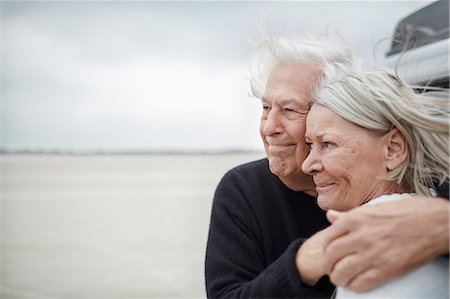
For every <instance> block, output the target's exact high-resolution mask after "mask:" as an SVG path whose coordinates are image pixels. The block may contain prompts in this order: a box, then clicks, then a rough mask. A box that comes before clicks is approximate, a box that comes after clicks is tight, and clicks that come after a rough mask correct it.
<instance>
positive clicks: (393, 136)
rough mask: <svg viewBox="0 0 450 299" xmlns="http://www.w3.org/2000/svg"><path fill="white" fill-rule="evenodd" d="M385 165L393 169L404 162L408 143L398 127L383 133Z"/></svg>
mask: <svg viewBox="0 0 450 299" xmlns="http://www.w3.org/2000/svg"><path fill="white" fill-rule="evenodd" d="M385 138H386V139H385V145H386V156H385V158H386V167H387V169H388V170H394V169H396V168H397V167H399V166H400V165H402V164H403V162H405V160H406V157H407V156H408V143H407V142H406V138H405V135H403V133H402V132H400V130H399V129H397V128H394V129H392V130H391V131H389V133H387V134H386V135H385Z"/></svg>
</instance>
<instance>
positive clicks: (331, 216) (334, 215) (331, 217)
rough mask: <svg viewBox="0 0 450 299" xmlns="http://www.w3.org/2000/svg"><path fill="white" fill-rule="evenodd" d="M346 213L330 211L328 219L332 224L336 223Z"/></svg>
mask: <svg viewBox="0 0 450 299" xmlns="http://www.w3.org/2000/svg"><path fill="white" fill-rule="evenodd" d="M343 214H344V213H341V212H338V211H336V210H328V211H327V219H328V221H330V223H334V222H335V221H336V220H337V219H339V218H340V217H341V216H342V215H343Z"/></svg>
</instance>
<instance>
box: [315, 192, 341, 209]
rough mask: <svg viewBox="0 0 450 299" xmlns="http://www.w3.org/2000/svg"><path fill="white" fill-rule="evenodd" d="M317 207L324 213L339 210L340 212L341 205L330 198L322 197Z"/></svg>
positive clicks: (320, 196)
mask: <svg viewBox="0 0 450 299" xmlns="http://www.w3.org/2000/svg"><path fill="white" fill-rule="evenodd" d="M317 205H318V206H319V208H321V209H322V210H324V211H328V210H337V211H339V208H340V207H339V204H338V203H337V202H336V201H335V200H334V199H332V198H330V197H329V196H323V195H320V194H319V196H318V197H317Z"/></svg>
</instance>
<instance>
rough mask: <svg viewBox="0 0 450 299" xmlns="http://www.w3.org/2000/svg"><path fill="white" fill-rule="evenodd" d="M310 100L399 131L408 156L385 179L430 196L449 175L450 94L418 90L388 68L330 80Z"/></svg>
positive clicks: (367, 124)
mask: <svg viewBox="0 0 450 299" xmlns="http://www.w3.org/2000/svg"><path fill="white" fill-rule="evenodd" d="M312 103H319V104H322V105H324V106H326V107H327V108H329V109H331V110H332V111H334V112H335V113H337V114H338V115H340V116H341V117H343V118H345V119H346V120H348V121H350V122H352V123H354V124H357V125H359V126H361V127H363V128H367V129H369V130H376V131H380V132H383V133H387V132H389V131H390V130H392V129H393V128H398V129H399V131H400V132H401V133H402V134H403V135H404V136H405V138H406V141H407V145H408V156H407V159H406V161H405V162H404V163H403V164H402V165H401V166H399V167H398V168H397V169H394V170H392V171H390V172H389V173H388V174H387V175H386V176H385V177H384V178H383V179H386V180H391V181H396V182H397V183H398V184H400V185H405V186H407V187H409V188H410V189H412V190H414V192H416V194H419V195H427V196H429V195H432V191H431V190H430V188H433V186H434V183H436V182H439V184H442V183H443V182H444V181H445V180H446V179H447V177H448V176H449V112H450V109H449V108H450V101H449V98H448V95H447V97H446V98H438V97H430V96H426V95H425V94H417V93H415V92H414V90H413V89H412V88H411V87H409V86H407V85H406V84H405V83H403V82H402V81H401V80H400V79H399V78H397V77H396V76H395V75H394V74H393V73H392V72H391V71H390V70H378V71H370V72H367V71H366V72H362V71H360V72H355V73H351V74H347V75H343V76H342V77H335V78H334V79H331V78H329V79H328V81H327V82H323V84H321V86H319V87H318V88H317V89H316V90H315V92H314V93H313V95H312Z"/></svg>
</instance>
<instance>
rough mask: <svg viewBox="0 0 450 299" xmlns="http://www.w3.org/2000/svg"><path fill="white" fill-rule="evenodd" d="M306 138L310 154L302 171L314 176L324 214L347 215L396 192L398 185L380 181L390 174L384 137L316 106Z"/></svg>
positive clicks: (322, 107) (313, 108)
mask: <svg viewBox="0 0 450 299" xmlns="http://www.w3.org/2000/svg"><path fill="white" fill-rule="evenodd" d="M305 137H306V142H307V144H308V145H309V146H310V153H309V155H308V157H307V158H306V159H305V161H304V162H303V165H302V170H303V172H305V173H308V174H310V175H312V176H313V179H314V183H315V184H316V188H317V193H318V197H317V203H318V205H319V206H320V208H322V209H323V210H328V209H334V210H339V211H346V210H349V209H351V208H354V207H357V206H360V205H362V204H364V203H366V202H368V201H369V200H371V199H373V198H375V197H377V196H380V195H383V194H389V193H392V192H393V191H395V183H393V182H387V181H384V180H379V179H377V178H379V177H382V176H384V175H385V174H386V173H387V167H386V164H385V155H386V146H385V143H386V142H385V140H384V139H385V138H384V135H382V134H380V133H377V132H374V131H372V130H368V129H365V128H362V127H359V126H357V125H355V124H353V123H351V122H349V121H347V120H346V119H344V118H342V117H340V116H339V115H338V114H336V113H334V112H333V111H331V110H330V109H328V108H326V107H325V106H322V105H319V104H314V105H313V106H312V108H311V110H310V112H309V114H308V117H307V120H306V134H305ZM392 189H394V190H392Z"/></svg>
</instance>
